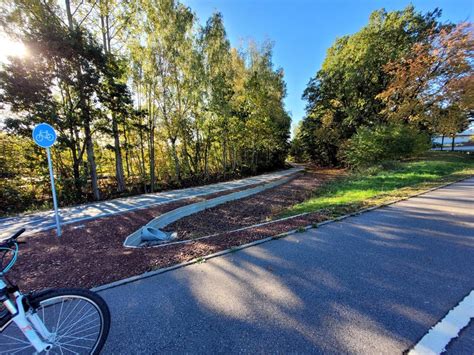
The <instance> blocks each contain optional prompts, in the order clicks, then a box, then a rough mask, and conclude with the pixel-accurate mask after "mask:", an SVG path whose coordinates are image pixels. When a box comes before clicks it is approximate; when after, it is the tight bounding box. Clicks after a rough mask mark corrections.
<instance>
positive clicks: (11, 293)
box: [0, 229, 110, 354]
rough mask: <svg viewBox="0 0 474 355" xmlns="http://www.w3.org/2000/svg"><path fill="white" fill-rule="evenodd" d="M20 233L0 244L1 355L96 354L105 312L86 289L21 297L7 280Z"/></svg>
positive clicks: (105, 323) (101, 342) (106, 327)
mask: <svg viewBox="0 0 474 355" xmlns="http://www.w3.org/2000/svg"><path fill="white" fill-rule="evenodd" d="M24 231H25V230H24V229H22V230H20V231H18V232H17V233H15V234H14V235H13V236H12V237H11V238H9V239H7V240H4V241H1V242H0V258H1V262H0V304H3V308H1V307H0V354H39V353H46V354H99V353H100V351H101V349H102V347H103V346H104V343H105V340H106V339H107V335H108V333H109V328H110V313H109V308H108V307H107V304H106V303H105V301H104V300H103V299H102V298H101V297H100V296H99V295H97V294H96V293H94V292H92V291H89V290H85V289H50V290H45V291H41V292H37V293H29V294H22V293H21V292H20V290H19V288H18V287H17V286H16V285H14V284H13V283H12V282H10V280H8V279H7V278H6V276H5V273H6V272H8V270H10V269H11V268H12V266H13V265H14V264H15V261H16V259H17V257H18V244H19V242H18V241H17V238H18V237H19V236H20V234H22V233H23V232H24ZM1 254H3V255H1ZM5 258H8V259H9V260H8V263H7V265H6V266H5V267H3V261H4V259H5Z"/></svg>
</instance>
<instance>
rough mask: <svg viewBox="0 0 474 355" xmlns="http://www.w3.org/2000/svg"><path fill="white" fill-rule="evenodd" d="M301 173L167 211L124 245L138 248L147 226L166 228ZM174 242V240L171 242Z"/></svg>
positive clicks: (285, 181) (286, 180) (129, 237)
mask: <svg viewBox="0 0 474 355" xmlns="http://www.w3.org/2000/svg"><path fill="white" fill-rule="evenodd" d="M297 173H299V170H297V171H295V172H294V173H293V174H291V175H289V176H286V177H282V178H279V179H277V180H273V181H271V182H268V183H265V184H263V185H260V186H257V187H254V188H250V189H247V190H242V191H237V192H234V193H230V194H227V195H223V196H219V197H216V198H213V199H210V200H204V201H200V202H196V203H192V204H189V205H186V206H183V207H179V208H176V209H174V210H172V211H169V212H166V213H164V214H162V215H160V216H158V217H156V218H154V219H152V220H151V221H150V222H148V223H147V224H146V225H144V226H143V227H141V228H140V229H138V230H137V231H135V232H134V233H132V234H130V235H129V236H128V237H127V238H126V239H125V241H124V243H123V246H124V247H128V248H138V247H140V243H141V231H142V229H143V228H145V227H153V228H156V229H160V228H164V227H166V226H167V225H169V224H171V223H174V222H176V221H178V220H180V219H181V218H184V217H187V216H190V215H192V214H195V213H198V212H202V211H204V210H206V209H209V208H212V207H216V206H219V205H222V204H224V203H227V202H231V201H235V200H240V199H242V198H246V197H249V196H253V195H256V194H258V193H260V192H263V191H265V190H269V189H271V188H274V187H277V186H279V185H283V184H285V183H287V182H289V181H291V180H292V179H294V178H295V177H296V175H297ZM171 243H173V242H171ZM169 244H170V243H162V244H160V246H163V245H169Z"/></svg>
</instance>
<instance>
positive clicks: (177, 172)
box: [170, 137, 181, 182]
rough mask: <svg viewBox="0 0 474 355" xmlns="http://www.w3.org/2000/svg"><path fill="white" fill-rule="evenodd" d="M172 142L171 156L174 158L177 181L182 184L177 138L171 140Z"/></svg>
mask: <svg viewBox="0 0 474 355" xmlns="http://www.w3.org/2000/svg"><path fill="white" fill-rule="evenodd" d="M170 141H171V155H172V157H173V162H174V170H175V174H176V179H177V180H178V181H179V182H181V165H180V162H179V158H178V152H177V151H176V137H173V138H170Z"/></svg>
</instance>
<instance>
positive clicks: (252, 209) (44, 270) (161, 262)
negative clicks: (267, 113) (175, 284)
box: [9, 170, 342, 290]
mask: <svg viewBox="0 0 474 355" xmlns="http://www.w3.org/2000/svg"><path fill="white" fill-rule="evenodd" d="M341 173H342V172H341V171H340V170H339V171H338V170H321V171H311V172H308V173H305V174H304V175H303V176H301V177H299V178H296V179H294V180H293V181H291V182H290V183H288V184H284V185H282V186H279V187H277V188H275V189H272V190H268V191H266V192H264V193H261V194H258V195H255V196H252V197H249V198H247V199H244V200H240V201H236V202H233V203H229V206H225V205H223V206H218V207H216V208H215V209H216V210H220V211H219V212H218V211H213V210H214V209H211V210H209V211H204V212H201V213H199V214H197V215H195V216H190V217H189V218H191V217H192V218H193V220H191V219H190V220H187V218H186V219H185V220H186V221H183V222H182V226H181V227H179V232H180V233H181V235H182V237H186V236H189V235H190V234H191V231H194V230H195V232H193V234H192V235H193V236H198V235H205V234H209V233H208V232H209V231H214V232H215V233H218V234H217V235H216V236H213V237H211V238H208V239H203V240H200V241H193V242H191V243H186V244H177V245H169V246H164V247H161V248H141V249H129V248H124V247H123V245H122V244H123V241H124V239H125V238H126V236H127V235H129V234H130V233H132V232H133V231H135V230H136V229H138V228H140V227H141V226H143V225H144V224H146V223H147V222H148V221H150V220H151V219H153V218H155V217H156V216H158V215H159V214H162V213H165V212H168V211H170V210H172V209H175V208H178V207H181V206H183V205H186V204H189V203H193V202H196V201H198V200H202V199H204V198H201V199H196V198H194V199H188V200H182V201H177V202H173V203H169V204H165V205H159V206H155V207H152V208H149V209H144V210H140V211H133V212H128V213H123V214H120V215H114V216H109V217H105V218H99V219H96V220H92V221H87V222H82V223H76V224H70V225H67V226H65V227H64V232H63V233H64V234H63V236H62V237H61V238H57V237H56V236H55V234H54V231H52V230H50V231H44V232H41V233H38V234H36V235H35V236H30V237H28V239H27V244H24V245H21V246H20V255H19V259H18V262H17V264H16V265H15V267H14V268H13V270H12V271H11V272H10V274H9V276H10V277H11V279H13V280H15V281H16V282H18V283H19V285H20V286H21V287H22V288H23V289H24V290H37V289H41V288H46V287H88V288H90V287H94V286H99V285H102V284H105V283H110V282H113V281H117V280H120V279H123V278H126V277H130V276H134V275H138V274H141V273H144V272H147V271H150V270H153V269H157V268H162V267H166V266H171V265H173V264H177V263H181V262H185V261H188V260H191V259H194V258H197V257H202V256H205V255H208V254H211V253H214V252H217V251H220V250H224V249H226V248H230V247H233V246H238V245H242V244H245V243H248V242H250V241H254V240H258V239H262V238H266V237H268V236H271V235H276V234H279V233H283V232H286V231H289V230H291V229H294V228H298V227H300V226H305V225H307V224H308V223H313V222H318V221H321V220H323V219H325V218H326V217H325V216H323V215H320V214H309V215H305V216H303V217H297V218H292V219H289V220H285V221H282V222H276V223H273V224H269V225H265V226H261V227H255V228H250V229H247V230H244V231H238V232H231V233H228V231H229V230H233V229H236V228H238V227H243V226H248V225H251V224H255V223H258V222H261V221H264V220H265V219H267V218H271V217H272V216H274V215H276V213H278V212H280V211H281V210H282V209H283V208H285V207H286V206H289V205H290V204H293V203H296V202H300V201H302V200H303V199H305V198H306V197H308V196H309V195H310V194H311V191H312V190H314V188H316V187H317V186H318V185H319V184H321V183H322V181H325V180H327V179H331V178H334V177H335V176H338V175H340V174H341ZM245 188H249V187H248V186H247V187H245ZM234 191H236V190H232V191H226V192H222V193H218V194H213V195H209V196H206V197H205V198H206V199H209V198H214V197H217V196H219V195H223V194H226V193H230V192H234ZM248 200H251V201H248ZM235 203H239V204H240V205H239V207H233V206H231V205H233V204H235ZM208 213H210V214H209V215H208ZM202 214H206V215H204V216H203V215H202ZM198 216H199V217H198ZM219 216H220V217H219ZM224 216H226V217H229V218H228V219H227V218H224ZM196 217H197V218H196ZM207 218H212V219H213V222H212V223H216V226H215V227H211V226H210V225H209V223H208V221H207V220H206V219H207ZM217 219H219V222H217ZM180 222H181V221H179V222H177V223H176V224H178V223H180ZM192 223H194V225H192Z"/></svg>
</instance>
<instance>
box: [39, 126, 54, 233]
mask: <svg viewBox="0 0 474 355" xmlns="http://www.w3.org/2000/svg"><path fill="white" fill-rule="evenodd" d="M33 140H34V141H35V143H36V144H38V145H39V146H40V147H42V148H46V154H47V156H48V168H49V178H50V179H51V192H52V194H53V206H54V216H55V218H56V232H57V234H58V237H59V236H60V235H61V226H60V224H59V210H58V201H57V199H56V189H55V187H54V174H53V162H52V160H51V152H50V149H49V148H50V147H51V146H52V145H53V144H54V142H56V132H55V131H54V128H53V127H51V126H50V125H49V124H47V123H40V124H39V125H37V126H36V127H35V128H33Z"/></svg>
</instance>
